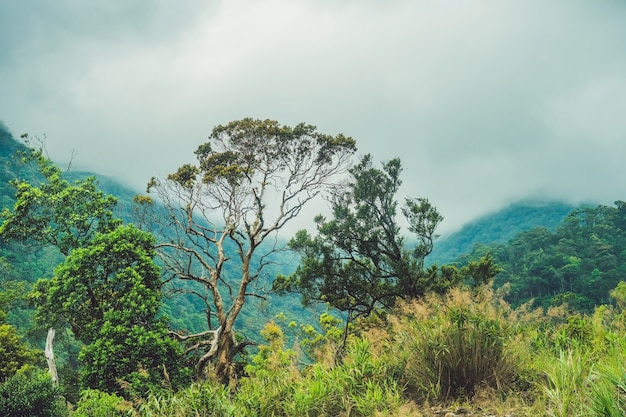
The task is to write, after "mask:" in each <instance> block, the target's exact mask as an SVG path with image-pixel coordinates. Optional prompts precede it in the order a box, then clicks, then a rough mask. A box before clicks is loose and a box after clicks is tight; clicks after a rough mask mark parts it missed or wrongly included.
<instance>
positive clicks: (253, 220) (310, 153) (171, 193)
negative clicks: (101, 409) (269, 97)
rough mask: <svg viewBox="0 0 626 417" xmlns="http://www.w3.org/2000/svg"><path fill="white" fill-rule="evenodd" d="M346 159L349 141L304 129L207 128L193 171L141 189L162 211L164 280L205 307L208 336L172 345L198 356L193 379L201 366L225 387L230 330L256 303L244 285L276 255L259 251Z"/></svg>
mask: <svg viewBox="0 0 626 417" xmlns="http://www.w3.org/2000/svg"><path fill="white" fill-rule="evenodd" d="M354 151H355V143H354V140H352V139H351V138H348V137H345V136H343V135H337V136H330V135H325V134H321V133H318V132H317V130H316V128H315V127H313V126H310V125H305V124H299V125H297V126H295V127H289V126H281V125H279V124H278V123H277V122H275V121H272V120H255V119H243V120H239V121H234V122H231V123H229V124H227V125H224V126H222V125H220V126H217V127H215V128H214V129H213V131H212V133H211V135H210V136H209V142H207V143H205V144H203V145H200V146H199V147H198V149H197V150H196V152H195V154H196V156H197V158H198V163H197V164H196V165H191V164H186V165H183V166H182V167H180V168H179V169H178V170H177V171H176V172H175V173H173V174H171V175H169V176H168V177H167V178H166V179H165V180H157V179H153V180H152V181H151V183H150V184H149V188H148V189H149V190H153V191H156V193H157V194H158V196H159V197H160V199H161V200H162V201H163V202H164V204H165V206H166V210H167V215H166V216H164V217H163V218H162V220H163V221H164V222H165V223H164V227H165V228H166V229H167V232H164V233H167V236H170V237H171V238H170V240H169V241H164V242H161V243H160V244H159V245H158V249H159V251H160V255H161V257H162V259H163V261H164V263H165V265H166V271H167V272H168V273H169V274H170V276H171V277H173V278H176V279H177V280H187V281H193V282H194V283H196V284H199V285H200V288H202V290H199V291H198V290H196V291H195V294H196V295H198V296H200V297H201V298H202V300H203V302H204V303H205V306H206V316H207V326H208V330H207V331H205V332H202V333H199V334H194V335H179V337H180V339H181V340H187V341H193V343H192V345H191V346H190V348H189V350H190V352H198V353H199V355H198V362H197V376H198V378H202V377H203V376H204V373H205V368H206V365H207V364H208V363H209V362H210V361H214V362H215V371H216V373H217V375H218V376H219V377H220V378H222V379H227V378H228V376H229V373H230V369H231V363H232V361H233V358H234V357H235V355H237V354H238V353H240V352H241V351H242V349H243V348H244V347H245V346H246V345H247V344H249V343H250V342H249V341H248V340H237V339H236V338H235V329H234V325H235V321H236V319H237V317H238V316H239V313H240V312H241V310H242V308H243V307H244V305H245V303H246V300H247V299H248V298H249V297H251V296H262V294H259V293H258V292H255V291H254V290H253V286H252V285H251V284H252V283H254V282H255V281H256V280H257V279H258V278H259V276H260V274H261V271H262V269H263V267H264V266H265V265H266V264H267V263H268V262H269V261H268V259H269V258H268V255H269V253H272V252H274V251H275V250H277V248H276V247H275V245H274V246H265V247H264V248H263V249H262V250H260V246H261V244H262V243H263V242H264V241H266V240H268V238H269V237H271V236H275V234H276V232H277V231H278V230H280V229H282V228H283V227H284V226H285V224H287V223H288V222H289V221H291V220H293V219H294V218H295V217H296V216H297V215H298V214H299V213H300V211H301V210H302V208H303V207H304V206H305V205H306V204H307V203H308V202H309V201H311V200H312V199H313V198H314V197H315V196H317V195H318V194H319V193H320V192H322V191H323V190H324V188H325V187H326V186H328V185H329V181H330V180H331V178H332V177H333V176H334V175H335V174H337V173H339V172H341V171H342V170H343V168H344V166H345V164H346V162H347V159H348V157H349V156H350V155H352V153H353V152H354ZM138 201H142V202H144V203H146V202H147V200H146V199H139V200H138ZM259 252H263V253H259ZM233 261H235V262H236V265H237V266H236V267H231V268H229V265H230V264H231V263H232V262H233ZM229 269H230V271H229ZM229 272H230V276H229Z"/></svg>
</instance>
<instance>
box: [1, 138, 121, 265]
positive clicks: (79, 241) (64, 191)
mask: <svg viewBox="0 0 626 417" xmlns="http://www.w3.org/2000/svg"><path fill="white" fill-rule="evenodd" d="M23 162H24V163H28V164H34V165H35V166H36V167H37V174H39V184H35V185H33V182H35V181H33V180H32V179H20V180H18V179H16V180H13V181H11V184H12V185H13V186H14V187H15V190H16V202H15V204H14V205H13V208H12V209H8V208H5V209H3V210H2V212H0V218H1V219H2V224H0V237H2V238H3V239H5V240H6V239H14V240H19V241H23V242H35V243H38V244H50V245H53V246H55V247H57V248H58V249H59V250H60V251H61V252H62V253H63V254H65V255H67V254H69V252H70V251H71V250H72V249H74V248H77V247H81V246H83V245H84V244H85V243H87V242H89V241H90V240H91V239H92V238H93V236H94V235H95V233H98V232H106V231H110V230H112V229H114V228H115V227H116V226H117V225H119V224H120V221H119V220H118V219H116V218H114V217H113V211H112V210H113V207H115V205H116V203H117V200H116V199H115V198H114V197H112V196H107V195H105V194H104V193H103V192H102V191H100V190H98V188H97V181H96V179H95V177H89V178H86V179H84V180H77V181H75V182H74V183H73V184H72V183H70V182H69V181H67V180H66V179H65V178H64V177H63V175H62V171H61V170H60V169H59V168H58V167H57V166H55V165H54V164H53V163H52V162H51V161H50V160H49V159H48V158H47V157H46V156H45V155H44V153H43V150H41V149H39V150H35V149H30V148H29V149H28V150H26V151H24V153H23Z"/></svg>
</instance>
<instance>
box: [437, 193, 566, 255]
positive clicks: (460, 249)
mask: <svg viewBox="0 0 626 417" xmlns="http://www.w3.org/2000/svg"><path fill="white" fill-rule="evenodd" d="M575 208H576V207H575V206H572V205H570V204H566V203H561V202H539V201H521V202H519V203H515V204H512V205H510V206H508V207H505V208H503V209H502V210H500V211H498V212H496V213H493V214H489V215H487V216H484V217H481V218H479V219H476V220H474V221H472V222H470V223H468V224H466V225H465V226H463V227H462V228H461V230H459V231H457V232H455V233H452V234H450V235H447V236H442V237H441V238H440V239H438V240H436V241H435V247H434V249H433V252H432V253H431V255H430V256H429V259H428V261H429V262H430V263H437V264H440V265H442V264H449V263H452V262H454V261H456V260H457V259H458V258H459V257H460V256H461V255H465V254H469V253H471V252H472V251H473V249H474V246H475V245H476V244H490V243H506V242H508V241H509V240H510V239H512V238H513V237H514V236H515V235H517V234H518V233H520V232H522V231H525V230H530V229H533V228H535V227H538V226H542V227H545V228H546V229H548V230H554V228H555V227H556V226H557V225H558V224H559V223H561V222H562V221H563V219H565V218H566V217H567V215H568V214H569V213H570V212H571V211H572V210H574V209H575Z"/></svg>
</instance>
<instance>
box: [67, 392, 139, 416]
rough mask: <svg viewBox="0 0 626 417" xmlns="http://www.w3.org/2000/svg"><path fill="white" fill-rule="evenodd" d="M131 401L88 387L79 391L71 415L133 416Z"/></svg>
mask: <svg viewBox="0 0 626 417" xmlns="http://www.w3.org/2000/svg"><path fill="white" fill-rule="evenodd" d="M135 415H136V413H135V412H134V410H133V407H132V403H129V402H128V401H127V400H125V399H124V398H122V397H118V396H117V395H115V394H109V393H106V392H102V391H98V390H92V389H88V390H85V391H83V392H82V393H81V396H80V401H79V402H78V404H76V409H75V410H74V411H73V412H72V417H130V416H135Z"/></svg>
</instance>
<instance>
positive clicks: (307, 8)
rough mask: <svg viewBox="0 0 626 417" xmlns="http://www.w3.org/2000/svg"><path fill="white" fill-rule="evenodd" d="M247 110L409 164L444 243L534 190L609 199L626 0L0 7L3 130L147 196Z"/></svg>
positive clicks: (624, 95) (33, 0)
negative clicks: (150, 185)
mask: <svg viewBox="0 0 626 417" xmlns="http://www.w3.org/2000/svg"><path fill="white" fill-rule="evenodd" d="M244 117H253V118H259V119H266V118H269V119H274V120H277V121H278V122H280V123H281V124H286V125H295V124H297V123H299V122H306V123H308V124H312V125H315V126H317V128H318V130H319V131H321V132H323V133H328V134H333V135H335V134H338V133H343V134H345V135H347V136H351V137H353V138H354V139H355V140H356V142H357V146H358V148H359V155H363V154H366V153H370V154H372V156H373V157H374V160H376V161H381V162H382V161H385V160H389V159H391V158H395V157H399V158H400V159H401V161H402V164H403V166H404V172H403V175H402V178H403V181H404V184H403V187H402V189H401V195H399V196H398V197H399V198H400V199H403V198H404V197H426V198H428V199H429V200H430V201H431V203H433V204H434V205H435V206H436V207H437V208H438V209H439V211H440V212H441V214H442V215H443V216H444V221H443V223H442V225H441V228H440V231H441V232H442V233H444V234H445V233H446V232H450V231H453V230H456V229H458V228H459V227H460V226H462V225H463V224H464V223H466V222H468V221H471V220H472V219H475V218H477V217H479V216H482V215H485V214H488V213H490V212H494V211H496V210H498V209H499V208H501V207H503V206H505V205H508V204H510V203H513V202H516V201H519V200H524V199H545V200H564V201H567V202H571V203H575V204H576V203H581V202H592V203H598V204H612V203H613V201H615V200H622V199H626V164H625V163H624V159H625V157H626V1H623V0H603V1H593V0H588V1H579V0H506V1H505V0H389V1H384V2H383V1H375V0H317V1H314V0H223V1H199V0H176V1H175V0H151V1H143V0H107V1H98V2H84V1H81V0H55V1H48V0H22V1H17V0H15V1H13V0H2V1H0V121H2V122H3V123H4V124H5V125H6V126H7V127H8V128H9V130H10V131H11V132H12V133H13V134H14V136H16V137H18V136H19V135H20V134H22V133H29V134H30V135H38V136H45V137H46V147H47V149H48V152H49V154H50V156H51V158H52V159H53V160H55V161H57V162H59V163H64V162H66V161H68V160H69V159H70V158H71V155H73V153H74V152H75V156H74V159H73V167H74V168H76V169H88V170H91V171H94V172H96V173H99V174H102V175H107V176H112V177H114V178H115V179H117V180H120V181H121V182H123V183H125V184H127V185H129V186H131V187H133V188H136V189H137V190H143V189H144V188H145V184H146V183H147V181H148V180H149V179H150V178H151V177H153V176H156V177H163V176H165V175H167V174H168V173H170V172H174V171H175V170H176V168H177V167H179V166H180V165H182V164H183V163H187V162H193V161H194V154H193V152H194V151H195V149H196V148H197V147H198V146H199V145H200V144H202V143H204V142H206V139H207V136H208V135H209V134H210V132H211V130H212V129H213V127H214V126H216V125H218V124H225V123H228V122H229V121H232V120H238V119H241V118H244ZM320 207H321V206H320ZM320 210H322V208H320ZM320 210H317V211H318V212H319V211H320Z"/></svg>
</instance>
